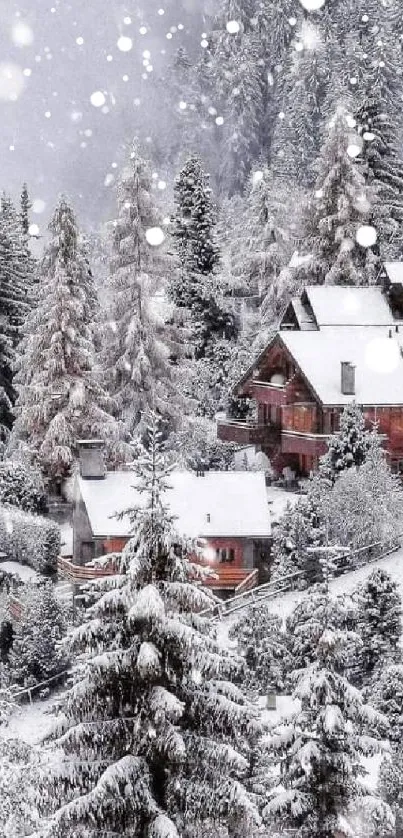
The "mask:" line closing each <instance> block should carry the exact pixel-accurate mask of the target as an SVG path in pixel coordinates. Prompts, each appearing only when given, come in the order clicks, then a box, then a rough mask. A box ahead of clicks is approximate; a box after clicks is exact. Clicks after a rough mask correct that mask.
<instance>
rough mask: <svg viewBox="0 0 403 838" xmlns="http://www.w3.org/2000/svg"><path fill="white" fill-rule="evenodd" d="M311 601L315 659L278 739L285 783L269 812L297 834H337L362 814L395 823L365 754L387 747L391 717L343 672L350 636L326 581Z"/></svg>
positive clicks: (274, 746)
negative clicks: (369, 786)
mask: <svg viewBox="0 0 403 838" xmlns="http://www.w3.org/2000/svg"><path fill="white" fill-rule="evenodd" d="M310 605H311V616H310V619H309V618H308V621H307V624H306V628H307V631H308V633H310V634H311V635H312V636H314V637H315V644H314V647H313V660H312V663H310V664H308V666H307V667H306V668H305V669H304V670H303V671H302V672H301V673H300V675H299V677H298V680H297V685H296V687H295V690H294V693H293V698H294V699H295V700H298V701H299V702H300V708H301V709H298V710H297V711H296V712H295V713H293V715H292V716H291V718H290V719H289V721H288V724H286V725H283V726H282V729H281V730H279V731H274V734H273V736H272V738H271V743H270V744H271V751H272V753H274V754H275V755H276V757H277V758H280V760H281V766H282V770H281V786H280V787H279V788H278V789H275V790H274V791H273V793H272V795H271V799H269V801H268V802H267V805H266V806H265V808H264V810H263V817H264V818H265V820H266V821H267V822H268V823H270V824H271V825H272V826H274V827H275V826H276V825H278V826H280V825H281V829H282V830H284V828H286V829H291V830H292V832H293V834H295V835H296V836H297V838H305V836H308V835H310V836H313V838H314V836H318V838H319V837H320V838H324V836H325V838H335V836H336V835H339V834H340V832H341V833H342V834H345V830H346V828H347V824H349V822H350V823H351V828H352V829H353V830H354V819H355V818H356V817H357V815H358V817H359V816H360V814H361V815H364V814H365V816H366V817H368V816H369V818H370V819H371V820H372V822H373V824H372V826H373V828H374V827H375V825H376V826H381V825H382V826H384V827H390V825H391V822H392V817H391V812H390V810H389V808H388V807H387V806H386V805H385V804H383V803H382V802H381V801H380V800H379V799H377V798H376V797H375V796H374V795H371V794H369V793H368V791H367V790H366V789H365V787H364V785H363V783H362V782H361V776H362V775H363V773H364V772H363V769H362V765H361V760H362V757H363V756H369V755H371V754H374V753H377V752H380V751H381V748H382V743H381V741H380V735H382V733H384V730H385V722H386V720H385V719H384V718H383V717H382V716H380V715H379V714H378V713H376V711H375V710H374V709H373V708H372V707H369V706H368V705H366V704H364V701H363V699H362V697H361V695H360V693H359V692H358V690H356V689H355V688H353V687H352V686H351V685H350V684H349V682H348V681H347V680H346V678H345V677H344V675H343V674H342V673H343V667H344V661H345V650H346V646H347V645H348V642H349V638H348V635H347V633H346V632H344V631H341V630H340V629H339V627H338V623H337V619H335V616H334V606H333V603H332V602H331V600H330V597H329V592H328V589H327V586H325V587H324V588H323V589H322V592H321V596H320V598H319V601H318V602H315V600H311V602H310ZM310 625H311V631H309V629H310Z"/></svg>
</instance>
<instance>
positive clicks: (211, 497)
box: [78, 471, 270, 538]
mask: <svg viewBox="0 0 403 838" xmlns="http://www.w3.org/2000/svg"><path fill="white" fill-rule="evenodd" d="M78 482H79V489H80V493H81V496H82V498H83V501H84V503H85V506H86V509H87V513H88V517H89V520H90V524H91V528H92V532H93V535H94V536H95V537H100V536H109V537H125V536H127V535H129V534H130V523H129V520H128V518H127V516H126V517H124V518H122V519H121V520H118V519H116V518H114V517H113V516H114V515H115V514H116V513H118V512H121V511H123V510H124V509H128V508H133V507H134V506H140V505H141V504H142V503H144V495H142V494H140V493H139V492H138V491H137V490H136V488H135V487H136V483H137V479H136V475H135V474H134V473H133V472H127V471H116V472H108V474H107V475H106V477H105V479H104V480H85V479H83V478H82V477H79V478H78ZM169 483H170V486H171V488H170V489H169V490H168V491H167V493H166V502H167V505H168V506H169V507H170V510H171V512H172V514H173V515H174V516H175V517H176V519H177V520H176V522H175V526H176V529H177V530H178V531H179V532H180V533H181V534H183V535H186V536H189V537H190V538H197V537H205V538H208V537H227V536H234V537H239V538H243V537H244V538H246V537H256V538H267V537H268V536H269V535H270V521H269V513H268V507H267V499H266V486H265V480H264V475H263V474H262V473H259V472H253V473H251V472H245V471H242V472H237V471H210V472H205V474H204V476H203V477H201V476H200V477H199V476H197V475H196V474H195V473H194V472H173V473H172V474H171V475H170V477H169Z"/></svg>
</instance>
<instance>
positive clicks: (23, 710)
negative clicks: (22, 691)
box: [1, 694, 56, 745]
mask: <svg viewBox="0 0 403 838" xmlns="http://www.w3.org/2000/svg"><path fill="white" fill-rule="evenodd" d="M55 701H56V698H55V695H54V694H53V695H52V696H51V697H50V698H48V699H46V700H43V701H35V702H34V703H33V704H24V705H23V706H21V707H18V708H17V710H15V712H14V713H13V715H12V716H11V718H10V720H9V722H8V724H7V726H5V727H2V729H1V735H2V736H3V737H4V739H20V740H21V741H22V742H26V743H27V745H36V744H38V743H39V742H41V740H42V739H43V737H44V736H46V735H47V734H48V733H50V731H51V730H52V727H53V725H54V722H55V716H54V714H52V709H53V707H54V704H55Z"/></svg>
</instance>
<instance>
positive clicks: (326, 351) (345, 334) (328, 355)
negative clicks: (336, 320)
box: [280, 326, 403, 405]
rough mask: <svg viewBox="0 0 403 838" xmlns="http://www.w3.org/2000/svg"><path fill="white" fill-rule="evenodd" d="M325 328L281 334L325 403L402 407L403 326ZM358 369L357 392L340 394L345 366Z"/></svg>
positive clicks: (356, 376) (356, 373) (305, 375)
mask: <svg viewBox="0 0 403 838" xmlns="http://www.w3.org/2000/svg"><path fill="white" fill-rule="evenodd" d="M390 331H391V330H389V329H388V328H386V327H384V326H367V327H366V328H362V329H357V328H356V326H322V327H321V328H320V330H318V331H310V332H299V331H282V332H280V339H281V341H282V342H283V344H284V345H285V346H286V347H287V349H288V350H289V352H290V353H291V355H292V356H293V358H294V360H295V361H296V363H297V365H298V367H299V368H300V370H301V372H302V373H303V375H304V377H305V379H306V380H307V382H308V384H309V385H310V386H311V387H312V389H313V390H314V392H315V393H316V395H317V397H318V398H319V400H320V401H321V402H322V404H324V405H345V404H348V403H349V402H352V401H356V402H357V403H358V404H362V405H399V404H403V356H402V349H401V347H402V346H403V328H401V334H399V333H396V332H395V331H394V329H393V331H392V337H389V332H390ZM342 361H349V362H350V363H352V364H353V365H355V367H356V371H355V378H356V392H355V395H354V396H347V395H344V394H343V393H342V392H341V362H342Z"/></svg>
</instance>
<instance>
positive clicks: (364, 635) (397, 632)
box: [355, 568, 402, 684]
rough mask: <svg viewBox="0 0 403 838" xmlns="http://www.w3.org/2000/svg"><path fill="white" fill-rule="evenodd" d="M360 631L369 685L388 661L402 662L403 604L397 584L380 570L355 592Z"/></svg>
mask: <svg viewBox="0 0 403 838" xmlns="http://www.w3.org/2000/svg"><path fill="white" fill-rule="evenodd" d="M355 599H356V601H357V632H358V634H359V636H360V637H361V639H362V643H363V646H362V652H361V655H360V658H361V660H360V669H361V676H362V683H364V684H368V683H370V682H371V680H372V679H373V678H375V677H379V674H380V671H381V669H382V667H383V666H385V664H386V663H387V662H389V663H393V662H395V661H397V660H399V657H400V651H399V643H400V639H401V636H402V603H401V599H400V594H399V590H398V586H397V584H396V582H394V581H393V579H392V578H391V577H390V576H389V574H388V573H387V572H386V571H385V570H383V569H381V568H378V569H377V570H374V571H373V572H372V573H371V574H370V576H368V578H367V579H366V581H365V582H363V583H362V584H361V585H360V586H359V587H358V589H357V591H356V592H355Z"/></svg>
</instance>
